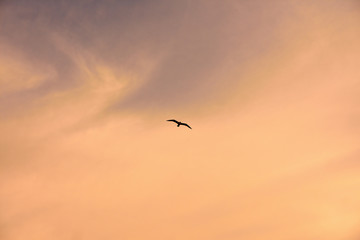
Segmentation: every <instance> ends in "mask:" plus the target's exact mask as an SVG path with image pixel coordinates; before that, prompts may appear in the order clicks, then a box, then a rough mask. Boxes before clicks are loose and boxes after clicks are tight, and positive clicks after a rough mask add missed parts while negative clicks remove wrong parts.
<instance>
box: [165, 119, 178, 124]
mask: <svg viewBox="0 0 360 240" xmlns="http://www.w3.org/2000/svg"><path fill="white" fill-rule="evenodd" d="M166 121H169V122H175V123H178V121H176V120H175V119H169V120H166Z"/></svg>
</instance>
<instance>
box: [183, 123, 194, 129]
mask: <svg viewBox="0 0 360 240" xmlns="http://www.w3.org/2000/svg"><path fill="white" fill-rule="evenodd" d="M182 125H184V126H187V127H188V128H190V129H192V128H191V127H190V126H189V125H187V124H186V123H183V124H182Z"/></svg>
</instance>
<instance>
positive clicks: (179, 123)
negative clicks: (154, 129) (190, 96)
mask: <svg viewBox="0 0 360 240" xmlns="http://www.w3.org/2000/svg"><path fill="white" fill-rule="evenodd" d="M166 121H169V122H174V123H176V124H177V126H178V127H180V125H184V126H187V127H188V128H190V129H192V128H191V127H190V126H189V125H187V124H186V123H182V122H179V121H176V120H175V119H169V120H166Z"/></svg>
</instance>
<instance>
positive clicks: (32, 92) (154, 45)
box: [2, 1, 296, 111]
mask: <svg viewBox="0 0 360 240" xmlns="http://www.w3.org/2000/svg"><path fill="white" fill-rule="evenodd" d="M8 5H9V6H7V7H6V8H5V10H4V11H3V12H4V14H3V15H4V16H3V19H4V21H3V28H2V32H3V33H6V34H4V36H3V42H5V43H6V44H8V45H10V47H13V48H15V49H17V51H18V52H21V54H22V57H23V58H24V61H26V62H27V63H28V64H29V65H33V63H35V64H36V67H37V68H39V69H44V68H46V69H48V68H51V69H52V71H53V72H55V73H56V76H54V77H48V79H47V80H46V81H43V82H42V83H41V84H39V85H36V86H35V85H34V86H33V87H32V88H31V89H29V88H25V89H24V90H22V91H21V90H19V89H18V90H17V91H15V93H14V94H7V95H6V99H12V98H13V99H18V98H20V99H22V100H20V102H17V103H19V104H22V103H23V104H25V103H26V102H29V101H30V102H31V100H32V99H36V98H40V97H43V96H46V95H47V94H50V93H53V92H56V91H60V92H61V91H67V90H71V89H73V88H77V87H78V86H79V85H80V86H81V85H82V84H86V82H87V81H86V78H85V79H83V78H81V77H80V76H79V75H82V74H83V73H84V70H83V69H80V68H79V66H77V64H76V59H79V58H83V59H85V61H87V58H88V56H89V55H90V56H92V58H93V59H95V60H96V61H100V62H104V63H105V64H106V65H108V67H110V68H111V69H112V71H114V72H119V71H125V72H130V73H134V74H136V76H137V78H138V79H135V78H133V79H132V80H131V81H128V85H129V88H128V90H129V91H128V92H127V93H125V94H124V93H119V99H118V100H114V103H113V104H111V105H110V106H109V107H110V108H109V109H111V110H116V111H121V109H129V108H130V109H136V108H139V109H144V108H145V109H146V108H153V109H157V108H158V109H159V110H161V109H163V108H173V107H180V106H189V104H190V103H191V104H194V103H201V102H202V103H206V101H208V100H214V99H216V98H217V92H224V91H226V90H228V89H229V88H232V87H234V85H236V84H237V83H239V82H240V83H241V81H244V80H242V77H243V75H242V74H241V73H238V72H239V71H240V70H242V69H244V71H245V70H246V67H247V65H248V64H249V63H252V62H253V61H255V59H256V58H257V57H260V56H261V55H264V54H266V53H267V52H268V51H270V48H271V47H274V45H275V46H277V44H278V42H279V41H282V39H278V38H277V37H276V32H277V29H278V25H279V23H280V22H281V21H283V20H284V19H288V18H289V17H290V16H291V15H292V14H293V13H294V12H295V11H296V4H294V3H289V4H284V3H280V2H279V3H276V6H278V7H272V6H271V5H269V4H268V3H263V2H261V1H254V2H251V3H245V2H237V1H228V2H225V3H219V2H217V1H197V2H191V1H181V2H175V3H169V2H163V1H158V2H155V3H154V2H153V3H151V4H150V3H146V2H129V1H119V2H115V1H105V2H103V3H98V2H96V1H78V2H76V3H71V4H70V2H69V1H59V2H57V3H54V4H52V3H48V2H46V1H37V2H33V3H31V4H30V3H28V2H25V1H15V2H12V3H8ZM59 39H60V41H59ZM59 42H62V44H59ZM64 45H67V46H68V47H67V48H64V47H63V46H64ZM74 55H75V56H74ZM74 58H75V60H74ZM74 61H75V62H74ZM87 64H88V65H91V64H94V63H93V62H91V61H90V62H89V63H87ZM95 64H96V63H95ZM228 73H230V74H233V76H228ZM119 74H122V73H119ZM137 82H139V83H140V85H139V83H137ZM124 95H126V96H124ZM21 101H22V102H21ZM2 105H4V98H3V101H2Z"/></svg>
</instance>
